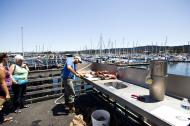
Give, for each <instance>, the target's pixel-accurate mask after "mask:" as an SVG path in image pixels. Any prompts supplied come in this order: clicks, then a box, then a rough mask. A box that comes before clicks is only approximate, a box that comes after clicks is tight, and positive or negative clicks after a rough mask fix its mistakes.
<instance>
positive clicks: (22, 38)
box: [21, 26, 24, 57]
mask: <svg viewBox="0 0 190 126" xmlns="http://www.w3.org/2000/svg"><path fill="white" fill-rule="evenodd" d="M21 41H22V56H23V57H24V44H23V26H22V27H21Z"/></svg>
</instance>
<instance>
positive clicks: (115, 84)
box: [104, 82, 127, 89]
mask: <svg viewBox="0 0 190 126" xmlns="http://www.w3.org/2000/svg"><path fill="white" fill-rule="evenodd" d="M104 85H105V86H107V87H111V88H115V89H122V88H127V84H126V83H125V82H108V83H104Z"/></svg>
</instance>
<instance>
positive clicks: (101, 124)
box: [91, 110, 110, 126]
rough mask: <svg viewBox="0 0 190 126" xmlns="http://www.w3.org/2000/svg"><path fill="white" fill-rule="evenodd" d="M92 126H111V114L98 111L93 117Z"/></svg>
mask: <svg viewBox="0 0 190 126" xmlns="http://www.w3.org/2000/svg"><path fill="white" fill-rule="evenodd" d="M91 118H92V126H109V123H110V113H109V112H108V111H105V110H96V111H94V112H93V113H92V115H91Z"/></svg>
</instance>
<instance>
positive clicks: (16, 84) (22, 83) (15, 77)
mask: <svg viewBox="0 0 190 126" xmlns="http://www.w3.org/2000/svg"><path fill="white" fill-rule="evenodd" d="M23 61H24V57H23V56H21V55H16V56H15V64H12V65H11V67H10V73H11V77H12V81H13V86H12V88H13V92H14V97H13V104H14V107H15V112H16V113H20V112H21V111H20V110H19V109H21V108H27V107H28V106H26V105H24V102H25V94H26V86H27V83H28V72H29V68H28V66H27V65H26V64H24V63H23Z"/></svg>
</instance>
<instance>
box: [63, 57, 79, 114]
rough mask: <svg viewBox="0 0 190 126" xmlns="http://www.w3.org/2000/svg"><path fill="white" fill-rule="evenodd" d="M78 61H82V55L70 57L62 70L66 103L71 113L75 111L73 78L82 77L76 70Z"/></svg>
mask: <svg viewBox="0 0 190 126" xmlns="http://www.w3.org/2000/svg"><path fill="white" fill-rule="evenodd" d="M78 63H82V60H81V57H80V56H74V57H68V58H67V60H66V62H65V65H64V67H63V69H62V71H61V74H62V79H63V85H64V89H65V90H64V96H65V105H66V107H68V108H69V112H71V113H74V112H75V107H74V100H75V91H74V87H73V80H74V79H75V77H79V78H80V77H82V75H81V74H80V73H78V72H77V71H76V68H77V64H78Z"/></svg>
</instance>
